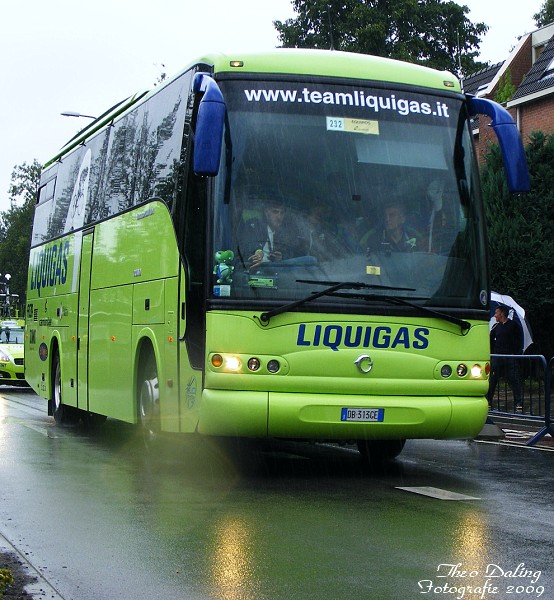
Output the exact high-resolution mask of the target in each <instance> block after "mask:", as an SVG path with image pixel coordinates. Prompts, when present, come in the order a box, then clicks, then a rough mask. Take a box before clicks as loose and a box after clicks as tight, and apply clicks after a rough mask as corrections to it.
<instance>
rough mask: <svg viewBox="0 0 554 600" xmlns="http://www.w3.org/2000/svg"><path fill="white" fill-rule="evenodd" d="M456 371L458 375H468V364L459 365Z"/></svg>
mask: <svg viewBox="0 0 554 600" xmlns="http://www.w3.org/2000/svg"><path fill="white" fill-rule="evenodd" d="M456 373H457V374H458V377H465V376H466V375H467V367H466V365H458V366H457V367H456Z"/></svg>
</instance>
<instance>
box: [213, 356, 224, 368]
mask: <svg viewBox="0 0 554 600" xmlns="http://www.w3.org/2000/svg"><path fill="white" fill-rule="evenodd" d="M222 364H223V356H221V354H214V355H213V356H212V365H213V366H214V367H221V365H222Z"/></svg>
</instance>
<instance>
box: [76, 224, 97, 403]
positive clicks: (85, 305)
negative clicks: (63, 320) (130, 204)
mask: <svg viewBox="0 0 554 600" xmlns="http://www.w3.org/2000/svg"><path fill="white" fill-rule="evenodd" d="M93 241H94V230H90V231H88V232H85V233H83V237H82V248H81V269H80V271H81V276H80V278H79V315H78V319H77V407H78V408H80V409H81V410H88V407H89V397H88V364H89V308H90V276H91V269H92V245H93Z"/></svg>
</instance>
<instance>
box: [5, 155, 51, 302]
mask: <svg viewBox="0 0 554 600" xmlns="http://www.w3.org/2000/svg"><path fill="white" fill-rule="evenodd" d="M40 170H41V165H40V164H39V163H38V162H37V161H36V160H35V161H33V163H32V164H30V165H28V164H27V163H23V164H22V165H18V166H16V167H15V168H14V170H13V173H12V178H11V184H10V187H9V190H8V194H9V199H10V203H11V206H10V208H9V209H8V210H7V211H4V212H1V213H0V273H1V274H2V275H4V274H5V273H10V275H11V276H12V279H11V281H10V292H11V293H12V294H19V298H20V301H24V299H25V291H26V288H27V269H28V263H29V248H30V243H31V228H32V223H33V212H34V208H35V204H36V199H37V192H38V183H39V178H40Z"/></svg>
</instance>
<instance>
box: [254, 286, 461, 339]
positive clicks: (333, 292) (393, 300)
mask: <svg viewBox="0 0 554 600" xmlns="http://www.w3.org/2000/svg"><path fill="white" fill-rule="evenodd" d="M296 282H297V283H311V284H315V285H328V286H329V287H326V288H325V289H324V290H321V291H320V292H315V293H313V294H312V295H310V296H307V297H306V298H302V299H301V300H296V301H295V302H290V303H289V304H285V305H283V306H280V307H279V308H275V309H274V310H270V311H267V312H264V313H262V314H261V315H260V319H261V321H262V322H264V323H269V320H270V319H271V317H275V316H276V315H280V314H281V313H284V312H287V311H288V310H292V309H294V308H296V307H298V306H301V305H302V304H305V303H307V302H311V301H312V300H316V299H317V298H321V297H322V296H335V297H339V298H340V297H343V298H360V299H363V300H368V301H384V302H388V303H389V304H400V305H402V306H409V307H410V308H414V309H416V310H418V311H420V312H422V313H425V314H427V315H432V316H433V317H437V318H439V319H442V320H444V321H448V322H449V323H454V324H455V325H458V327H460V329H461V330H462V333H466V332H467V331H469V329H470V328H471V323H470V322H469V321H465V320H464V319H458V317H453V316H452V315H448V314H445V313H442V312H439V311H436V310H433V309H432V308H428V307H426V306H421V305H420V304H415V303H413V302H410V301H409V300H405V299H404V298H398V297H397V296H387V295H382V294H348V293H347V294H337V292H338V291H339V290H345V289H349V290H367V289H375V290H396V291H403V292H406V291H408V292H413V291H415V289H414V288H401V287H390V286H385V285H372V284H369V283H361V282H352V281H343V282H333V281H310V280H307V279H297V280H296Z"/></svg>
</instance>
